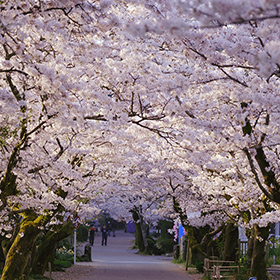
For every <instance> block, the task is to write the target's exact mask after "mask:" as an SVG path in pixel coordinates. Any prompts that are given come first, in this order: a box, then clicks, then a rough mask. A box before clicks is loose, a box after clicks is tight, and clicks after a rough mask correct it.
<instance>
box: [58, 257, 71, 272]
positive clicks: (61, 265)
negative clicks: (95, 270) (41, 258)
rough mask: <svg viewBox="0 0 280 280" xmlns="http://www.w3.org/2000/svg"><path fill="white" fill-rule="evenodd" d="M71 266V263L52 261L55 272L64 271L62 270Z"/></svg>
mask: <svg viewBox="0 0 280 280" xmlns="http://www.w3.org/2000/svg"><path fill="white" fill-rule="evenodd" d="M72 265H73V264H72V262H71V261H68V260H58V259H55V260H54V270H55V271H64V270H65V269H64V268H68V267H71V266H72Z"/></svg>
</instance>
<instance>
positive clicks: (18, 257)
mask: <svg viewBox="0 0 280 280" xmlns="http://www.w3.org/2000/svg"><path fill="white" fill-rule="evenodd" d="M39 232H40V230H39V229H38V224H37V221H32V220H30V219H28V218H25V219H24V220H23V221H22V223H21V227H20V230H19V233H18V234H17V236H16V238H15V240H14V242H13V244H12V246H11V247H10V249H9V251H8V253H7V257H6V260H5V265H4V269H3V273H2V278H1V280H17V279H22V276H23V274H24V271H25V268H26V266H27V264H28V261H29V258H30V255H31V251H32V249H33V245H34V243H35V241H36V238H37V236H38V234H39Z"/></svg>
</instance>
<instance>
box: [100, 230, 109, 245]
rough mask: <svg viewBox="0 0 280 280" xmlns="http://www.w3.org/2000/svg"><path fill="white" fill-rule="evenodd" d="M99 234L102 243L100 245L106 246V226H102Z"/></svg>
mask: <svg viewBox="0 0 280 280" xmlns="http://www.w3.org/2000/svg"><path fill="white" fill-rule="evenodd" d="M101 233H102V242H101V245H102V246H103V245H105V246H107V237H108V229H107V228H106V225H103V227H102V229H101Z"/></svg>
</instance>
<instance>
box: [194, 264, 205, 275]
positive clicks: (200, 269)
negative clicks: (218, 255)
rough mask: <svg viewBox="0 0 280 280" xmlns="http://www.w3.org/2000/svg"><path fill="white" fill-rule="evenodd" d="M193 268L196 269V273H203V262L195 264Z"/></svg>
mask: <svg viewBox="0 0 280 280" xmlns="http://www.w3.org/2000/svg"><path fill="white" fill-rule="evenodd" d="M195 267H196V269H197V271H198V272H201V273H203V267H204V262H197V263H196V264H195Z"/></svg>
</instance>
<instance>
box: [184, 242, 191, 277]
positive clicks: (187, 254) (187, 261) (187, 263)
mask: <svg viewBox="0 0 280 280" xmlns="http://www.w3.org/2000/svg"><path fill="white" fill-rule="evenodd" d="M189 246H190V241H189V239H188V240H187V244H186V248H185V250H186V271H188V266H189Z"/></svg>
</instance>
